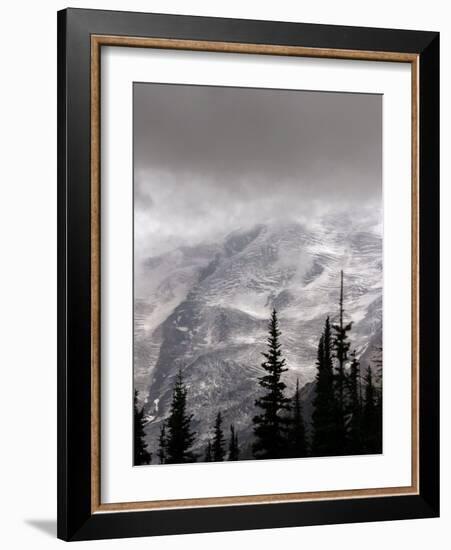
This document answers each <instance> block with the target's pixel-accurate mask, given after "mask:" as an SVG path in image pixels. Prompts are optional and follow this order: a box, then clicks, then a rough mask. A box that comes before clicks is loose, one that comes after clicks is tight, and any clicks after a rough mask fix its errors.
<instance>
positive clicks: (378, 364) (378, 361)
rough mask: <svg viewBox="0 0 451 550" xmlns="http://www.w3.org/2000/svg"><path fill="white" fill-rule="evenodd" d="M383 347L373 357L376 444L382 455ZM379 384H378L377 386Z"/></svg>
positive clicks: (378, 348) (377, 450)
mask: <svg viewBox="0 0 451 550" xmlns="http://www.w3.org/2000/svg"><path fill="white" fill-rule="evenodd" d="M382 355H383V353H382V347H381V346H377V347H376V353H375V354H374V356H373V359H372V362H373V364H374V368H375V371H376V373H375V382H376V384H374V385H375V386H376V385H378V387H377V388H375V392H376V398H375V402H376V419H377V427H376V433H377V442H376V444H375V448H376V452H378V453H381V452H382V376H381V373H382ZM377 382H378V384H377Z"/></svg>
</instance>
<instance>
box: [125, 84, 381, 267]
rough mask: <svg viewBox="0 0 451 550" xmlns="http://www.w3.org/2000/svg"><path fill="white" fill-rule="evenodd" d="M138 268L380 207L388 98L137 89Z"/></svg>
mask: <svg viewBox="0 0 451 550" xmlns="http://www.w3.org/2000/svg"><path fill="white" fill-rule="evenodd" d="M133 108H134V193H135V258H136V259H137V260H138V261H139V260H140V259H143V258H145V257H146V256H149V255H155V254H159V253H162V252H165V251H167V250H169V249H171V248H173V247H175V246H178V245H180V244H195V243H198V242H201V241H208V240H214V239H215V238H217V237H219V236H221V235H223V234H225V233H228V232H230V231H233V230H235V229H237V228H239V227H245V226H247V225H251V224H254V223H261V222H265V221H266V220H270V219H274V218H277V217H279V216H282V217H283V218H284V219H286V218H295V219H296V218H297V219H304V218H305V217H306V216H313V215H316V214H317V213H318V212H321V211H324V210H327V209H331V208H333V209H337V208H343V207H345V208H353V207H362V206H364V205H373V204H374V205H378V206H380V202H381V199H382V96H380V95H366V94H346V93H330V92H304V91H288V90H263V89H249V88H247V89H245V88H223V87H208V86H186V85H170V84H169V85H165V84H148V83H142V84H140V83H137V84H134V102H133Z"/></svg>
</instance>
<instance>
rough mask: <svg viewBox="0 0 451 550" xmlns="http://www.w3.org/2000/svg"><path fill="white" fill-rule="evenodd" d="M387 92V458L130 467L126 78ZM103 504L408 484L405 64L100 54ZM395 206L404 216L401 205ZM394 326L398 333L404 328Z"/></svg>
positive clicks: (164, 53)
mask: <svg viewBox="0 0 451 550" xmlns="http://www.w3.org/2000/svg"><path fill="white" fill-rule="evenodd" d="M133 81H135V82H146V81H157V82H165V83H167V82H178V83H180V82H183V83H191V84H204V85H213V86H218V85H224V86H230V85H232V86H245V87H246V86H247V87H256V88H264V87H267V88H276V87H279V88H288V89H290V88H291V89H298V90H299V89H303V90H306V89H310V90H334V91H347V92H349V91H352V92H363V93H383V98H382V101H383V108H382V112H383V121H382V127H383V136H382V139H383V153H382V154H383V201H384V234H385V235H387V236H388V237H387V238H385V239H384V259H383V264H384V290H383V295H384V296H383V298H384V321H383V325H384V429H383V433H384V452H383V454H382V455H376V456H353V457H351V456H348V457H339V458H336V457H335V458H333V457H324V458H321V459H313V458H311V459H308V460H305V459H304V460H287V461H284V462H283V463H281V462H280V461H276V462H273V461H266V460H263V461H257V462H256V461H243V462H224V463H221V464H197V465H196V466H195V467H194V466H193V465H191V464H184V465H182V464H178V465H168V466H166V467H164V468H161V467H160V466H149V467H145V468H132V467H131V447H132V434H131V427H132V425H133V418H132V411H133V407H132V401H131V399H132V395H133V387H132V377H131V372H132V370H133V363H132V361H133V342H132V331H131V330H130V327H131V326H132V325H133V319H132V311H133V295H132V288H133V269H132V267H133V261H132V256H131V255H132V246H131V243H132V241H133V216H132V213H133V204H132V198H133V192H132V174H133V155H132V147H131V144H132V134H133V125H132V83H133ZM101 90H102V99H101V102H102V113H101V121H102V138H101V139H102V166H101V174H102V184H101V185H102V227H101V235H102V243H101V249H102V259H101V270H102V276H103V278H102V290H101V292H102V296H101V303H102V312H101V316H102V320H103V322H102V328H101V331H102V333H101V342H102V349H101V354H100V355H101V357H102V365H101V403H102V410H101V418H102V426H101V433H102V442H101V450H102V451H101V502H104V503H111V502H133V501H144V500H166V499H177V498H202V497H214V496H218V497H219V496H230V495H253V494H265V493H266V494H274V493H286V492H292V493H298V492H310V491H327V490H339V489H365V488H366V489H367V488H375V487H398V486H400V487H401V486H408V485H410V480H411V437H410V434H411V422H410V416H411V400H410V395H411V392H410V386H411V367H410V363H411V357H410V353H409V352H407V353H406V352H405V350H409V351H410V345H411V339H410V331H409V328H410V318H411V312H410V302H411V291H410V284H409V282H410V270H411V268H410V250H411V226H410V224H411V218H410V208H409V206H410V200H411V170H410V166H411V126H410V121H411V102H410V95H411V69H410V66H409V65H406V64H404V63H396V64H394V63H374V62H372V61H350V60H337V59H335V60H329V59H305V58H301V59H299V58H288V59H283V60H281V58H280V57H276V56H257V55H253V56H250V55H246V56H243V55H242V54H236V55H233V54H230V53H229V54H218V53H211V52H209V53H205V52H173V51H161V50H160V51H159V50H153V49H147V50H146V49H137V48H120V49H118V48H106V50H105V51H104V52H103V53H102V82H101ZM400 204H402V205H403V208H402V209H400V208H399V205H400ZM399 327H406V328H405V329H404V330H402V331H400V330H399Z"/></svg>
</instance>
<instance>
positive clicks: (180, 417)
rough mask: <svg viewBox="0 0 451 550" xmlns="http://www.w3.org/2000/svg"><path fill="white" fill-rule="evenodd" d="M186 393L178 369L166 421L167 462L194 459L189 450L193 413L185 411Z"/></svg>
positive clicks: (191, 438)
mask: <svg viewBox="0 0 451 550" xmlns="http://www.w3.org/2000/svg"><path fill="white" fill-rule="evenodd" d="M186 395H187V389H186V387H185V384H184V382H183V376H182V372H181V371H179V372H178V375H177V379H176V382H175V385H174V390H173V394H172V403H171V409H170V413H169V418H168V422H167V428H168V435H167V443H166V453H167V457H166V463H167V464H180V463H182V462H195V461H196V455H195V454H194V453H193V452H192V450H191V447H192V445H193V443H194V436H195V433H194V432H192V431H191V420H192V418H193V415H192V414H188V413H187V412H186Z"/></svg>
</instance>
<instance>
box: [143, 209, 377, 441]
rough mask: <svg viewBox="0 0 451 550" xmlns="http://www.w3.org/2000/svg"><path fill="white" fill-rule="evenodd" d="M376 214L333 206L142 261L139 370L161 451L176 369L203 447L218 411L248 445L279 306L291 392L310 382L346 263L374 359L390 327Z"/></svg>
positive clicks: (348, 301) (353, 316)
mask: <svg viewBox="0 0 451 550" xmlns="http://www.w3.org/2000/svg"><path fill="white" fill-rule="evenodd" d="M373 215H374V213H373ZM374 220H375V222H371V216H362V217H361V218H360V221H356V220H355V219H354V217H353V216H352V215H347V216H344V215H343V214H340V215H338V214H336V215H333V216H331V215H329V216H327V217H324V218H322V219H320V220H318V221H316V222H314V223H309V224H305V223H299V222H294V221H285V222H280V221H278V222H273V223H267V224H261V225H257V226H254V227H252V228H247V229H243V230H240V231H236V232H234V233H232V234H229V235H227V236H226V237H225V238H224V239H223V240H222V241H221V242H217V243H213V244H211V243H210V244H202V245H198V246H192V247H180V248H178V249H177V250H174V251H172V252H170V253H168V254H164V255H162V256H159V257H154V258H149V259H148V260H147V261H146V262H145V264H144V265H143V267H142V269H141V271H140V274H139V281H137V282H136V283H135V326H134V338H135V340H134V365H135V373H134V376H135V388H136V389H137V390H138V392H139V398H140V400H141V402H142V403H143V404H144V406H145V410H146V415H147V418H148V424H147V426H146V432H147V438H148V443H149V448H150V449H151V450H152V451H155V450H156V440H157V437H158V432H159V429H160V425H161V421H162V420H163V419H164V418H165V417H166V416H167V414H168V409H169V404H170V399H171V393H172V386H173V383H174V378H175V375H176V373H177V371H178V369H179V368H181V369H182V371H183V374H184V377H185V381H186V384H187V386H188V388H189V394H188V406H189V409H190V411H191V412H192V413H193V414H194V419H193V427H194V429H195V431H196V432H197V434H198V438H197V439H198V447H199V449H198V450H200V449H201V448H202V446H203V445H204V443H205V441H206V439H207V438H208V437H209V428H210V426H211V425H212V424H213V421H214V417H215V415H216V413H217V411H218V410H221V412H222V414H223V416H224V421H225V427H228V425H229V424H230V423H232V422H233V423H234V424H235V426H236V428H237V430H238V435H239V437H240V439H241V441H242V443H243V445H248V444H249V442H250V438H251V427H252V416H253V415H254V414H255V408H254V400H255V397H256V392H258V388H259V386H258V383H257V378H258V377H259V376H260V375H261V372H262V368H261V366H260V365H261V362H262V356H261V352H262V351H264V349H265V340H266V333H267V330H266V329H267V323H268V319H269V315H270V311H271V309H272V308H273V307H275V308H276V309H277V311H278V314H279V320H280V329H281V331H282V336H281V343H282V346H283V352H284V355H285V357H286V360H287V366H288V368H289V371H288V372H287V373H285V382H286V384H287V385H288V388H289V390H288V391H289V392H290V393H291V392H293V391H294V387H295V384H296V378H299V381H300V384H301V386H306V384H308V383H309V382H311V381H312V380H313V378H314V376H315V355H316V347H317V343H318V338H319V336H320V334H321V330H322V326H323V323H324V320H325V318H326V316H327V315H330V316H331V318H332V320H333V319H334V317H335V316H336V314H337V311H338V293H339V273H340V270H341V269H343V270H344V284H345V309H346V314H347V319H348V320H352V321H353V323H354V324H353V329H352V331H351V339H352V346H353V348H355V349H356V350H357V354H358V355H359V356H361V357H362V358H365V360H366V359H367V358H368V357H370V356H371V353H372V350H373V349H376V348H377V347H378V346H380V345H381V335H382V238H381V231H380V227H379V226H378V225H377V216H375V215H374ZM309 388H310V389H309ZM304 393H305V395H306V396H307V394H311V393H312V392H311V385H308V386H306V387H305V390H304ZM307 408H308V407H307Z"/></svg>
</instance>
